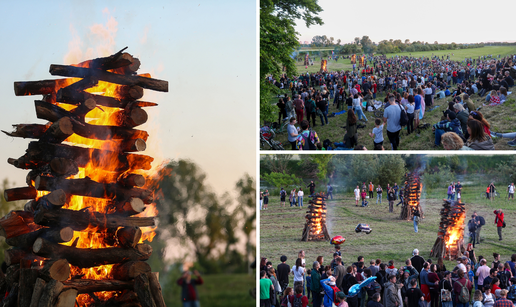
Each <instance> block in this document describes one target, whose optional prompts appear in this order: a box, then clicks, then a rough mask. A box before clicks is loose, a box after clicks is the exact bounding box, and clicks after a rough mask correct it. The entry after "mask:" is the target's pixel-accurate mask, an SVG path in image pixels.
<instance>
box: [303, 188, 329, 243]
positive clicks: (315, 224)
mask: <svg viewBox="0 0 516 307" xmlns="http://www.w3.org/2000/svg"><path fill="white" fill-rule="evenodd" d="M306 213H308V214H307V215H305V218H306V224H305V228H304V229H303V236H302V238H301V241H323V240H330V235H329V234H328V230H327V229H326V195H324V193H318V194H316V195H315V196H314V197H313V198H312V199H311V200H310V201H309V205H308V211H306Z"/></svg>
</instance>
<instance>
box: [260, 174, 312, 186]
mask: <svg viewBox="0 0 516 307" xmlns="http://www.w3.org/2000/svg"><path fill="white" fill-rule="evenodd" d="M263 179H264V180H265V181H267V182H268V183H270V184H272V186H274V187H276V188H281V187H288V186H291V185H299V184H301V183H302V182H303V181H302V180H301V179H300V178H297V177H296V176H295V175H294V174H291V175H289V174H287V173H286V172H283V173H274V172H273V173H269V174H265V175H263Z"/></svg>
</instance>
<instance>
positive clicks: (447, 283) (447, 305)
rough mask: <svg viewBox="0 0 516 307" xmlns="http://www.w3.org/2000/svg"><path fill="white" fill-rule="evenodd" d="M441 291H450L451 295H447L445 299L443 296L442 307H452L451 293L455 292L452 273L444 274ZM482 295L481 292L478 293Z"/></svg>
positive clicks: (440, 285) (440, 286) (446, 272)
mask: <svg viewBox="0 0 516 307" xmlns="http://www.w3.org/2000/svg"><path fill="white" fill-rule="evenodd" d="M439 289H445V290H448V291H449V295H446V296H445V297H443V296H441V303H442V307H452V306H453V302H452V296H451V293H452V292H453V287H452V279H451V272H449V271H445V272H444V273H443V279H442V280H441V281H440V283H439ZM477 292H479V293H481V292H480V291H477Z"/></svg>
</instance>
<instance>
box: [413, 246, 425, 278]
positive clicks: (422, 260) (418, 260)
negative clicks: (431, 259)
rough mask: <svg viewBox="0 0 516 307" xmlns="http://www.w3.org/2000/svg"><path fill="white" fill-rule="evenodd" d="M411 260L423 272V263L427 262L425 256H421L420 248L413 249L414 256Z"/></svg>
mask: <svg viewBox="0 0 516 307" xmlns="http://www.w3.org/2000/svg"><path fill="white" fill-rule="evenodd" d="M410 262H411V263H412V265H413V266H414V268H415V269H416V270H417V271H418V273H421V270H422V269H423V264H424V263H425V258H423V257H421V256H419V250H418V249H417V248H415V249H414V250H413V251H412V258H410Z"/></svg>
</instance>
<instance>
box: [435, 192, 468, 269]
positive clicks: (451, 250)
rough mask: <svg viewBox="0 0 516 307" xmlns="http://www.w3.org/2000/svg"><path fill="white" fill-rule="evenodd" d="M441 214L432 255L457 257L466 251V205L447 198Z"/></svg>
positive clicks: (449, 257)
mask: <svg viewBox="0 0 516 307" xmlns="http://www.w3.org/2000/svg"><path fill="white" fill-rule="evenodd" d="M440 214H441V222H440V224H439V232H438V233H437V240H435V243H434V246H433V247H432V250H431V251H430V256H432V257H443V258H446V257H448V259H449V260H452V259H457V258H458V257H460V256H462V255H463V253H464V251H466V248H465V247H464V221H465V220H466V208H465V205H464V204H463V203H461V202H457V201H449V200H445V202H444V204H443V208H442V209H441V213H440Z"/></svg>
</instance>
